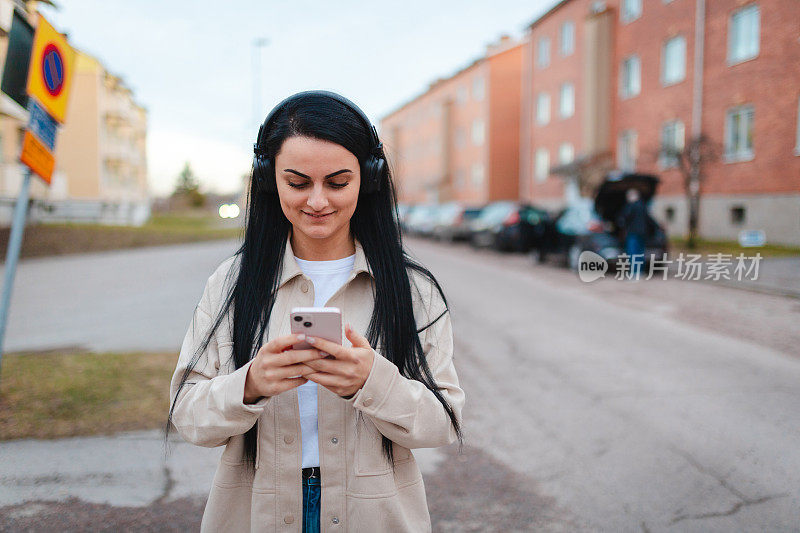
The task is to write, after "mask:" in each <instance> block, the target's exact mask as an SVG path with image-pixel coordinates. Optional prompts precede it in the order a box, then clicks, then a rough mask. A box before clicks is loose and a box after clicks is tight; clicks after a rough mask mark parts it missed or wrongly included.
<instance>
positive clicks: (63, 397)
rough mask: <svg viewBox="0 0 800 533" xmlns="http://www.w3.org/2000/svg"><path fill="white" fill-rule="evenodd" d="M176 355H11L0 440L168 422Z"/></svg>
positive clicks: (0, 379)
mask: <svg viewBox="0 0 800 533" xmlns="http://www.w3.org/2000/svg"><path fill="white" fill-rule="evenodd" d="M177 358H178V354H177V353H86V352H76V353H45V354H42V353H30V354H27V353H17V354H9V355H4V356H3V359H2V365H3V368H2V375H1V376H0V440H9V439H19V438H57V437H72V436H78V435H104V434H111V433H116V432H119V431H131V430H137V429H155V428H161V427H163V426H164V423H165V421H166V417H167V411H168V410H169V381H170V378H171V377H172V373H173V372H174V370H175V365H176V363H177Z"/></svg>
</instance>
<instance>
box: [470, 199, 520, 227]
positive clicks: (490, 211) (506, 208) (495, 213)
mask: <svg viewBox="0 0 800 533" xmlns="http://www.w3.org/2000/svg"><path fill="white" fill-rule="evenodd" d="M514 209H516V205H514V204H513V203H509V202H503V203H497V204H491V205H488V206H486V209H484V210H483V211H482V212H481V214H480V217H478V218H479V219H480V221H481V222H483V223H484V224H499V223H500V222H502V221H503V220H505V218H506V217H507V216H508V214H509V213H511V211H513V210H514Z"/></svg>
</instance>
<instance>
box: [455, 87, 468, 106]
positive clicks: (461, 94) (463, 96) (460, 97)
mask: <svg viewBox="0 0 800 533" xmlns="http://www.w3.org/2000/svg"><path fill="white" fill-rule="evenodd" d="M456 101H457V102H458V103H459V104H461V105H463V104H466V103H467V88H466V87H464V86H463V85H461V86H460V87H459V88H458V90H457V91H456Z"/></svg>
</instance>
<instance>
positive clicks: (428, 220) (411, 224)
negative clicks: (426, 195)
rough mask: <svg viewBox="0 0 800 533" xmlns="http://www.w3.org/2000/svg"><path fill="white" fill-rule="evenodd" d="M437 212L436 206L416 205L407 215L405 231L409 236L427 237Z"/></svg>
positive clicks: (437, 207) (431, 229)
mask: <svg viewBox="0 0 800 533" xmlns="http://www.w3.org/2000/svg"><path fill="white" fill-rule="evenodd" d="M438 210H439V206H438V205H437V204H418V205H415V206H414V208H413V209H412V210H411V211H410V212H409V213H408V217H406V220H405V227H406V231H407V232H408V233H409V234H411V235H421V236H429V235H431V232H432V231H433V225H434V223H435V222H436V216H437V213H438Z"/></svg>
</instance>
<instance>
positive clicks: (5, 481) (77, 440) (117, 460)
mask: <svg viewBox="0 0 800 533" xmlns="http://www.w3.org/2000/svg"><path fill="white" fill-rule="evenodd" d="M169 450H170V453H169V455H168V456H167V457H166V459H165V455H164V451H165V448H164V437H163V432H162V431H160V430H149V431H134V432H126V433H120V434H118V435H112V436H102V437H73V438H67V439H54V440H36V439H20V440H13V441H7V442H0V507H5V506H8V505H16V504H20V503H23V502H26V501H52V500H65V499H68V498H71V497H76V498H79V499H81V500H83V501H86V502H89V503H103V504H109V505H114V506H143V505H149V504H151V503H155V502H158V501H167V500H174V499H178V498H183V497H187V496H188V497H194V496H202V497H203V498H205V497H206V496H208V492H209V490H210V488H211V481H212V480H213V477H214V472H215V469H216V465H217V462H218V461H219V456H220V455H222V450H223V448H222V447H219V448H201V447H199V446H193V445H191V444H188V443H186V442H184V441H183V440H181V438H180V436H178V435H177V433H174V432H171V433H170V442H169Z"/></svg>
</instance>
